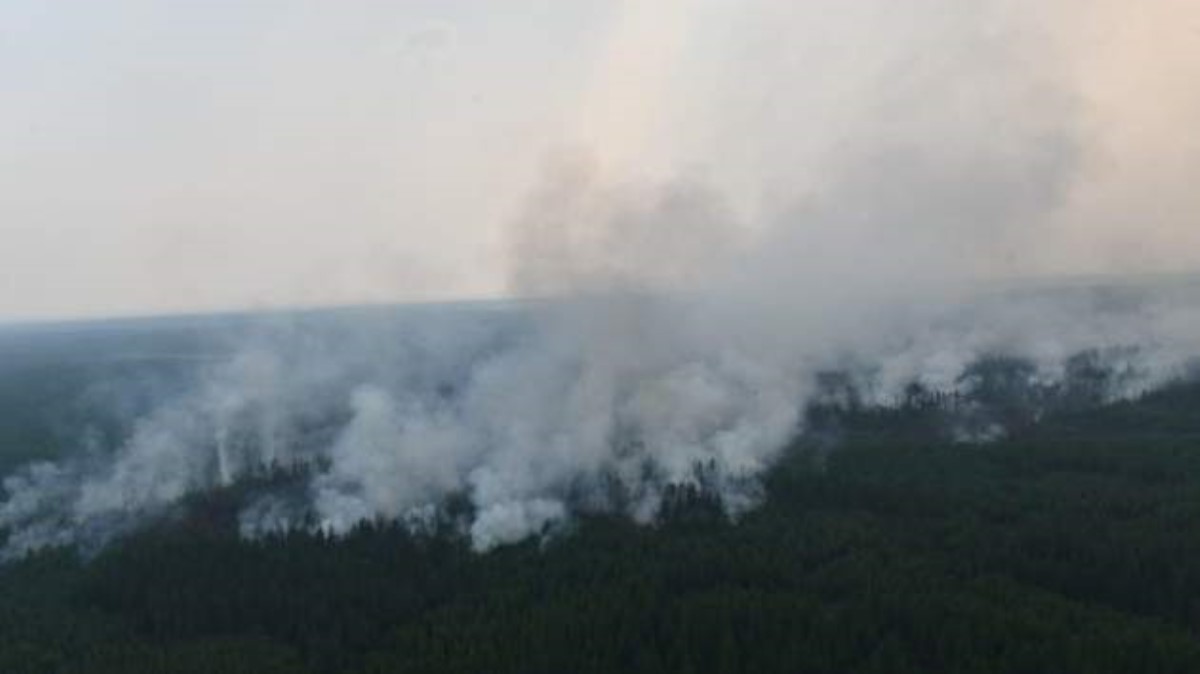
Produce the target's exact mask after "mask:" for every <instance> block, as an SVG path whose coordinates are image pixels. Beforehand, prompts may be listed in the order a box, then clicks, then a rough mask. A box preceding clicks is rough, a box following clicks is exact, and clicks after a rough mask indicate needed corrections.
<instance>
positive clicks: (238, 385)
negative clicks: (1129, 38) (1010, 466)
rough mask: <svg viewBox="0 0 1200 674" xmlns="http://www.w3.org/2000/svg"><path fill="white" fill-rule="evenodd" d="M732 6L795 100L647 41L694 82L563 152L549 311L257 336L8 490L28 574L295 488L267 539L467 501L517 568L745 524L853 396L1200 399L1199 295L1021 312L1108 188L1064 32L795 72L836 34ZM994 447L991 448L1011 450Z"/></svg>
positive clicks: (465, 523) (773, 82)
mask: <svg viewBox="0 0 1200 674" xmlns="http://www.w3.org/2000/svg"><path fill="white" fill-rule="evenodd" d="M702 4H703V5H704V7H705V9H706V11H709V12H717V13H721V12H725V13H729V14H730V15H731V16H730V19H731V25H732V26H734V29H731V32H730V35H735V36H739V35H740V36H741V38H739V39H745V40H747V41H748V40H749V38H747V37H746V35H747V33H746V32H744V31H743V32H739V31H738V30H737V28H738V27H739V26H740V27H741V29H745V28H746V26H753V27H754V28H756V29H758V30H766V29H767V28H770V29H771V31H768V32H772V31H780V32H779V34H774V33H772V35H768V36H767V37H768V39H766V40H764V41H763V44H764V45H765V46H758V47H756V48H755V49H756V50H757V51H752V52H751V54H750V56H751V57H752V59H751V62H752V63H754V64H759V65H762V64H765V65H764V67H763V68H762V70H764V71H765V73H766V75H764V74H761V73H759V74H758V75H757V77H758V78H759V79H758V80H751V84H752V85H753V87H752V88H751V90H750V91H748V92H745V96H733V95H732V94H731V92H736V91H737V89H736V88H732V84H733V83H734V81H735V80H736V79H738V78H739V77H741V76H745V75H747V74H748V73H747V71H745V70H744V69H739V68H737V67H732V66H731V67H730V68H729V70H721V69H720V68H717V69H716V70H715V71H714V76H713V80H714V81H715V82H716V84H713V85H711V86H710V87H708V88H706V87H704V86H699V85H696V84H695V83H696V82H698V81H699V80H698V79H697V78H694V77H688V76H687V75H686V72H681V71H685V70H686V68H687V67H708V66H711V65H712V64H710V63H708V62H706V61H704V59H702V58H698V57H697V58H696V59H694V60H689V59H688V58H687V57H688V56H689V55H692V56H695V55H693V54H691V52H690V51H689V49H691V50H699V51H702V50H703V47H704V46H705V45H707V44H708V42H707V41H706V38H705V35H704V34H703V31H698V30H686V29H685V28H686V27H681V26H680V25H678V24H677V23H672V22H679V21H685V20H686V17H687V15H688V13H687V11H686V9H687V5H686V3H680V4H678V6H676V5H675V4H672V3H667V4H664V6H668V5H669V7H668V8H667V9H662V8H659V9H656V10H653V11H651V10H637V11H633V16H632V18H631V19H630V22H631V23H630V26H628V27H627V30H628V35H626V36H624V37H623V38H622V39H620V40H617V41H616V43H617V44H620V45H623V49H634V50H641V47H640V46H639V45H641V43H642V42H644V41H650V42H654V41H655V40H657V39H659V38H660V37H662V36H663V35H669V36H671V40H670V41H669V46H670V48H669V49H668V48H666V47H664V46H662V45H659V44H656V45H655V48H654V49H647V50H646V52H645V53H652V54H657V55H659V57H660V58H661V59H662V60H661V62H658V63H656V64H654V65H655V67H654V68H650V69H649V72H650V73H651V74H652V75H654V76H655V77H660V78H662V81H661V82H656V81H647V80H646V77H645V76H643V77H640V78H632V81H631V80H630V78H629V77H623V76H621V75H622V73H620V72H618V73H615V74H610V75H611V76H609V77H602V78H600V79H599V81H600V84H599V85H598V87H599V89H598V93H596V94H595V96H594V97H593V99H594V100H599V101H608V102H610V104H611V102H612V101H617V102H624V103H625V104H629V103H630V100H629V98H628V96H627V94H628V93H629V92H635V93H637V95H638V96H642V97H650V98H652V99H653V100H642V101H639V104H638V105H633V106H632V108H631V111H630V113H629V115H627V116H621V115H614V114H609V113H611V111H600V112H597V113H594V114H592V115H589V116H587V120H586V122H587V123H585V124H583V125H582V126H581V128H582V131H581V132H580V134H579V138H578V139H576V138H570V137H568V138H566V142H568V143H569V142H572V141H574V140H579V141H580V142H582V143H583V144H582V146H580V148H579V149H572V150H562V151H557V152H554V153H552V154H551V156H550V157H549V158H548V159H547V160H546V161H545V169H544V170H543V172H542V176H541V178H540V179H539V183H538V184H537V185H536V186H535V187H534V188H533V189H532V192H531V196H530V197H529V198H528V199H527V200H526V202H525V203H524V205H523V207H521V208H520V209H518V211H517V212H516V214H515V215H513V216H512V217H511V218H510V219H509V221H508V224H509V226H508V231H509V242H510V251H509V252H510V256H509V259H510V264H511V286H512V287H511V289H512V292H513V294H514V295H517V296H521V297H526V298H530V299H529V300H528V301H525V302H520V303H513V304H508V305H486V306H467V307H463V306H452V305H448V306H443V307H434V308H416V309H408V310H403V311H399V312H397V313H396V315H394V316H390V317H387V318H380V317H379V316H377V315H375V314H371V315H353V316H349V317H347V318H346V319H345V320H330V321H325V322H320V321H308V320H304V319H297V320H295V321H294V322H289V321H286V320H285V321H281V322H280V323H279V324H277V325H271V326H268V327H267V328H265V329H262V330H260V331H257V332H256V333H255V334H253V335H250V336H247V337H246V339H245V340H244V342H243V344H242V345H241V346H240V347H239V348H238V349H236V350H235V354H234V355H233V356H232V357H231V358H229V359H228V360H227V361H225V362H222V363H221V364H219V365H217V366H215V367H214V368H212V370H211V371H208V372H206V373H205V374H204V375H203V376H202V377H200V379H199V381H198V382H197V384H196V386H195V387H194V388H193V389H191V390H189V391H187V392H186V393H184V394H182V395H180V396H178V397H176V398H174V399H171V400H167V401H165V402H164V403H163V404H162V405H161V406H160V407H159V408H158V409H157V410H155V411H153V412H152V413H151V414H149V415H148V416H146V417H145V418H142V419H140V420H139V421H137V423H136V424H134V426H133V430H132V432H131V433H130V435H129V436H128V437H127V438H126V439H125V440H124V442H123V443H121V444H120V445H119V446H117V447H115V448H110V449H107V450H105V449H103V448H102V449H100V450H97V451H95V452H92V453H91V454H86V455H83V456H79V457H75V458H69V459H66V460H64V461H62V462H59V463H55V464H50V463H42V464H37V465H34V466H30V467H28V468H26V469H24V470H21V471H19V472H18V473H16V474H14V475H12V476H10V477H8V478H7V479H6V481H5V483H4V488H5V492H6V500H4V501H3V502H2V503H0V528H5V529H8V530H9V532H10V534H9V539H8V547H7V554H10V555H12V554H20V553H22V552H24V551H26V550H29V549H33V548H37V547H39V546H44V545H52V544H65V543H79V544H83V545H86V546H92V545H98V544H103V543H104V542H106V541H107V540H109V539H110V538H111V537H112V536H115V535H119V534H120V533H122V532H124V531H127V530H129V529H131V528H133V527H136V526H138V525H139V524H140V523H142V522H144V521H146V520H147V519H149V518H153V517H161V516H164V515H167V514H169V513H170V512H171V511H172V509H173V508H174V507H175V506H176V504H178V503H179V501H180V499H181V498H183V497H184V496H185V495H186V494H188V493H191V492H194V491H198V490H203V489H206V488H210V487H213V486H218V485H229V484H232V483H234V482H236V481H237V480H239V479H242V478H244V477H246V476H248V475H250V474H252V473H253V472H254V471H256V470H258V469H259V468H260V467H262V466H270V465H275V466H282V467H288V466H298V465H304V466H308V467H309V470H310V474H309V476H308V477H307V481H306V483H305V484H304V485H303V487H302V488H301V489H298V490H297V489H292V490H290V491H288V492H287V493H282V494H265V495H263V496H262V497H261V498H259V499H258V500H256V501H254V502H252V503H251V504H249V505H248V506H247V507H246V508H245V510H244V511H243V512H242V514H241V518H240V524H241V527H242V531H243V533H244V534H245V535H248V536H256V535H262V534H264V533H267V532H270V531H274V530H279V529H282V528H287V527H292V526H313V527H319V528H322V529H325V530H328V531H332V532H335V533H341V532H345V531H347V530H348V529H350V528H351V527H353V526H355V525H356V524H357V523H359V522H362V521H364V520H370V519H373V518H378V517H383V518H388V519H399V520H403V521H406V522H409V523H411V524H412V526H414V527H420V526H424V525H425V524H426V523H428V522H429V521H430V519H431V518H434V517H437V516H438V512H439V508H441V507H442V506H443V505H444V504H445V503H446V502H447V500H448V499H465V501H466V502H467V503H469V505H470V508H469V514H468V515H466V516H465V518H464V519H463V520H462V521H461V522H460V524H461V525H462V527H463V529H464V531H465V533H467V534H468V535H469V536H470V538H471V540H472V542H473V544H474V545H475V547H476V548H478V549H480V550H486V549H489V548H491V547H493V546H496V545H499V544H504V543H508V542H512V541H516V540H520V539H522V538H525V537H527V536H530V535H536V534H539V533H541V532H544V531H547V530H549V529H552V528H554V527H555V526H557V525H559V524H561V523H563V522H564V521H565V520H567V519H569V518H570V517H571V514H572V513H573V512H577V511H598V510H603V511H620V512H624V513H627V514H629V515H630V516H631V517H633V518H635V519H637V520H638V521H643V522H648V521H651V520H652V519H653V518H654V516H655V514H656V512H657V510H658V508H659V506H660V504H661V500H662V498H663V495H664V490H665V488H666V487H667V486H668V485H672V484H679V483H691V484H697V483H703V484H704V485H705V486H706V488H712V489H715V490H716V491H717V493H718V494H719V495H720V497H721V499H722V502H723V503H724V505H725V507H726V509H727V511H728V512H729V513H730V515H732V516H736V515H737V514H739V513H741V512H744V511H745V510H746V509H747V508H751V507H753V506H754V505H755V504H756V503H757V502H758V499H759V498H760V493H759V489H758V483H757V481H756V480H757V478H758V477H760V476H761V475H762V473H763V471H764V470H766V469H767V468H768V467H769V466H770V465H771V463H772V462H773V460H774V459H775V458H776V457H777V456H778V454H779V452H780V451H782V449H783V447H784V446H785V445H786V444H787V442H788V441H789V440H790V439H791V438H793V437H794V436H795V435H796V434H797V433H799V432H801V431H802V430H803V428H802V423H803V419H804V411H805V407H806V405H807V404H809V403H811V402H814V401H820V400H823V398H822V396H823V395H825V394H826V392H823V391H821V390H820V385H819V382H820V379H821V376H822V374H823V373H828V372H830V371H837V372H842V373H845V374H846V375H847V376H848V377H849V378H850V380H851V381H852V382H853V384H854V390H855V391H856V394H857V395H860V396H862V397H863V398H864V399H865V401H866V402H867V403H869V404H879V405H888V404H894V403H896V402H898V401H900V400H902V399H903V397H904V395H905V392H906V390H908V388H909V387H910V386H911V385H912V384H919V385H921V386H923V387H925V388H927V389H930V390H937V391H949V392H963V393H970V392H971V391H972V390H973V387H977V386H979V382H978V380H977V379H975V378H973V377H972V375H971V372H972V369H971V368H972V366H973V365H974V364H976V363H977V362H978V361H980V359H982V358H986V357H988V356H1003V357H1012V358H1020V359H1023V360H1025V361H1027V362H1028V363H1030V369H1029V370H1027V371H1025V375H1024V376H1026V377H1027V378H1028V379H1029V380H1030V382H1029V383H1030V384H1031V385H1036V386H1040V387H1044V388H1050V387H1053V386H1056V385H1058V384H1059V383H1061V382H1063V381H1065V380H1066V379H1067V378H1068V377H1069V376H1070V368H1071V363H1072V362H1074V361H1073V359H1074V358H1077V357H1078V356H1079V355H1080V354H1092V357H1094V358H1095V359H1097V360H1098V361H1099V362H1101V363H1102V364H1103V366H1104V367H1107V368H1112V369H1113V371H1114V372H1116V373H1117V375H1114V376H1113V377H1112V378H1111V380H1110V381H1109V382H1108V383H1107V384H1106V386H1105V389H1104V391H1103V397H1104V398H1106V399H1117V398H1124V397H1131V396H1136V395H1138V394H1140V393H1142V392H1145V391H1148V390H1151V389H1153V388H1155V387H1157V386H1161V385H1162V384H1164V383H1167V382H1170V381H1172V380H1174V379H1176V378H1178V377H1182V376H1185V375H1187V374H1188V373H1189V372H1190V371H1191V370H1190V369H1191V368H1192V367H1194V359H1195V358H1196V357H1197V356H1200V293H1197V292H1195V291H1196V287H1195V285H1194V283H1190V282H1161V283H1148V282H1132V281H1129V282H1126V281H1115V280H1108V281H1105V282H1104V283H1098V284H1084V283H1082V282H1078V281H1075V282H1067V281H1064V280H1058V281H1047V282H1046V283H1044V284H1041V285H1038V284H1034V283H1031V282H1028V281H1025V282H1021V281H1017V280H1014V279H1016V278H1019V277H1021V276H1023V275H1027V274H1030V273H1033V272H1038V271H1044V270H1046V269H1047V268H1050V269H1059V268H1060V266H1059V265H1058V264H1057V263H1058V262H1059V261H1061V260H1062V259H1065V258H1063V257H1062V255H1063V254H1064V250H1063V248H1062V243H1063V241H1065V240H1068V239H1065V238H1064V237H1063V236H1061V231H1060V229H1059V228H1060V227H1061V222H1062V217H1063V209H1064V208H1067V207H1069V206H1070V205H1071V204H1072V203H1074V202H1073V200H1074V199H1075V198H1076V196H1075V195H1076V186H1077V185H1078V184H1079V182H1080V180H1081V176H1084V175H1086V174H1087V166H1088V162H1089V161H1090V158H1089V157H1090V155H1089V148H1090V147H1091V146H1090V141H1089V138H1088V133H1089V131H1088V130H1087V128H1086V124H1084V122H1083V121H1082V120H1083V119H1084V113H1083V112H1082V110H1083V109H1084V108H1085V107H1086V106H1085V105H1084V103H1083V102H1082V101H1081V100H1080V99H1079V98H1078V93H1079V92H1078V91H1076V88H1075V87H1074V86H1073V80H1072V78H1071V76H1070V73H1069V69H1068V68H1066V67H1065V65H1064V61H1063V59H1062V56H1061V54H1060V50H1061V48H1062V45H1061V44H1058V43H1056V42H1055V41H1054V40H1053V39H1052V38H1053V36H1051V35H1046V34H1044V32H1043V31H1040V30H1038V26H1039V25H1041V23H1040V22H1041V21H1042V20H1043V19H1045V18H1046V16H1047V14H1046V13H1044V12H1042V11H1033V10H1029V9H1027V8H1024V9H1023V8H1022V6H1021V5H1019V4H1018V3H1009V2H983V3H971V4H970V6H969V7H968V6H965V5H964V3H960V2H948V1H946V0H941V1H935V0H924V1H922V2H915V3H913V8H912V9H913V11H912V12H911V14H910V15H906V16H900V17H896V18H895V19H894V20H889V21H887V22H881V21H879V20H878V13H880V12H883V11H884V10H883V7H884V4H883V3H870V2H868V3H861V6H859V7H858V9H852V10H851V9H845V7H844V6H845V5H847V4H850V3H834V4H836V7H837V8H835V7H834V4H830V6H829V7H825V9H827V10H828V11H829V12H830V16H829V17H827V20H828V27H829V35H828V36H827V38H828V39H827V40H825V41H821V40H816V41H813V42H812V43H811V44H808V43H804V42H803V41H801V47H800V48H793V47H791V46H789V44H790V42H789V41H788V40H786V39H785V38H786V37H787V31H786V30H785V29H786V28H788V27H794V28H796V29H797V30H801V29H802V24H803V22H804V21H807V20H810V19H813V18H815V17H813V16H810V15H809V14H808V13H805V12H801V11H796V10H793V9H789V8H790V7H792V6H793V4H794V3H778V4H773V3H769V2H753V3H748V4H749V6H750V7H752V8H754V9H756V10H759V11H760V12H761V14H760V15H759V16H758V18H757V19H756V20H753V21H751V22H750V23H746V21H747V19H746V17H745V15H744V14H742V13H738V12H733V11H732V10H730V9H729V8H725V7H723V6H720V3H702ZM814 4H815V5H821V3H814ZM855 4H856V5H859V4H860V3H855ZM887 6H888V7H892V6H894V3H887ZM670 7H674V8H675V9H674V10H672V9H670ZM1046 11H1047V12H1049V10H1046ZM709 30H711V27H710V29H709ZM748 34H749V35H751V36H756V35H758V33H756V32H755V31H750V32H749V33H748ZM805 34H807V33H805ZM685 37H689V38H691V39H692V40H694V41H695V42H696V43H698V45H699V46H697V45H696V44H692V46H691V47H689V46H688V45H689V40H688V39H684V38H685ZM710 37H711V36H710ZM719 38H720V39H732V38H729V37H728V36H724V37H720V36H719ZM713 39H717V38H713ZM735 42H736V40H735ZM805 45H807V46H805ZM742 46H745V45H742ZM797 49H798V51H797ZM855 49H864V50H867V52H866V53H869V54H870V55H871V58H869V59H863V60H862V61H857V60H854V59H851V58H848V57H847V51H850V52H853V51H854V50H855ZM835 57H836V58H839V59H841V60H840V61H839V63H840V65H839V66H838V67H836V68H833V67H831V68H829V69H826V68H824V67H823V65H822V63H821V59H822V58H829V59H833V58H835ZM673 59H678V62H676V61H675V60H673ZM627 60H628V59H618V60H617V61H616V63H617V64H618V65H619V64H621V63H625V62H626V61H627ZM691 63H697V64H699V65H697V66H689V64H691ZM826 71H830V72H838V73H839V74H841V75H842V76H844V77H845V78H846V81H845V82H839V83H829V82H822V81H821V80H820V77H821V73H823V72H826ZM768 75H769V77H768ZM762 78H765V82H764V81H763V79H762ZM679 82H683V83H688V84H689V86H690V87H691V90H688V91H681V90H680V87H681V86H682V85H680V84H679ZM684 88H685V89H687V88H688V87H684ZM747 99H749V100H747ZM755 101H757V103H755ZM697 107H698V108H699V111H697V112H695V113H694V114H692V113H693V110H694V109H695V108H697ZM710 108H713V109H716V110H717V111H718V112H715V113H714V112H710ZM646 110H652V111H653V114H652V115H648V116H647V118H644V119H643V118H639V114H641V113H644V112H645V111H646ZM567 135H568V136H570V134H567ZM610 140H611V141H612V142H611V143H609V141H610ZM643 159H644V160H645V164H644V165H642V160H643ZM1068 252H1069V251H1068ZM977 431H979V429H976V430H974V431H964V432H963V434H962V437H963V438H964V439H987V438H989V437H994V436H996V434H997V433H998V432H1002V431H1003V429H999V430H996V429H992V428H990V427H985V428H983V429H982V431H979V432H977ZM993 431H995V432H993Z"/></svg>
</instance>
